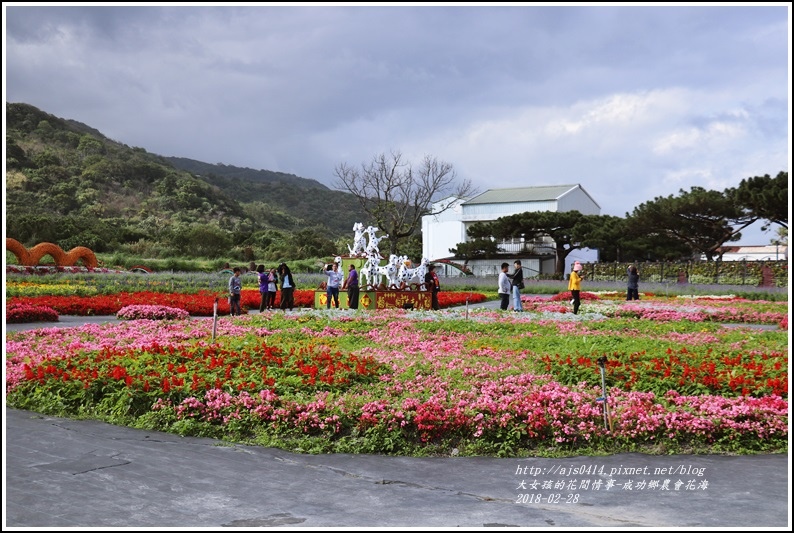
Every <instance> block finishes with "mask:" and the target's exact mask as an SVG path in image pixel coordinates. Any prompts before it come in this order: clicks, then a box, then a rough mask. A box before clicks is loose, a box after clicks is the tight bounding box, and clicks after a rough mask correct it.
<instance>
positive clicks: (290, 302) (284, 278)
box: [278, 263, 295, 311]
mask: <svg viewBox="0 0 794 533" xmlns="http://www.w3.org/2000/svg"><path fill="white" fill-rule="evenodd" d="M278 277H279V278H281V305H280V307H281V310H282V311H286V310H287V308H289V310H290V311H292V308H293V307H295V280H294V279H293V278H292V272H291V271H290V269H289V267H288V266H287V263H281V264H280V265H279V266H278Z"/></svg>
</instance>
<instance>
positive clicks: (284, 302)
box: [229, 258, 640, 316]
mask: <svg viewBox="0 0 794 533" xmlns="http://www.w3.org/2000/svg"><path fill="white" fill-rule="evenodd" d="M509 268H510V265H509V264H508V263H502V265H501V272H500V273H499V278H498V280H497V293H498V295H499V308H500V309H501V310H503V311H506V310H508V309H509V307H510V302H511V299H512V304H513V311H516V312H521V311H523V306H522V305H521V290H522V289H523V288H524V273H523V268H522V266H521V261H520V260H516V261H514V263H513V268H514V270H513V273H512V274H511V273H508V271H509ZM340 269H341V265H340V258H337V260H335V261H334V262H333V263H330V264H327V265H325V266H324V267H323V273H324V274H325V275H326V276H328V281H327V282H326V308H327V309H330V308H331V306H332V305H333V306H334V308H336V309H339V290H340V288H341V289H343V290H346V291H347V301H348V307H349V308H350V309H358V302H359V280H358V271H356V266H355V265H354V264H352V263H351V264H350V266H349V268H348V275H347V278H345V276H344V275H343V274H342V273H341V272H340ZM435 270H436V267H435V265H430V266H428V269H427V273H426V274H425V280H424V281H425V285H426V286H427V287H429V288H430V291H431V307H432V309H433V310H434V311H438V310H439V309H440V305H439V303H438V293H439V292H440V291H441V283H440V281H439V278H438V274H436V271H435ZM583 270H584V268H583V266H582V264H581V263H580V262H579V261H575V262H574V265H573V268H572V269H571V274H570V276H569V279H568V290H569V291H571V305H572V306H573V314H575V315H576V314H579V308H580V307H581V289H582V280H583V279H584V274H583V273H582V272H583ZM256 272H257V275H258V276H259V292H260V294H261V303H260V304H259V312H260V313H261V312H263V311H265V310H271V309H276V308H277V307H276V292H277V290H278V284H279V280H281V301H280V302H279V306H278V308H279V309H282V310H287V309H289V310H290V311H292V309H293V308H294V306H295V298H294V293H295V280H294V279H293V277H292V272H291V271H290V269H289V267H288V266H287V264H286V263H281V264H280V265H279V266H278V268H271V269H270V270H269V271H267V270H266V269H265V265H259V266H258V267H257V268H256ZM627 274H628V286H627V289H626V300H639V299H640V296H639V279H640V276H639V272H638V271H637V267H636V266H634V265H632V266H630V267H629V268H628V271H627ZM241 275H242V269H241V268H239V267H235V268H234V270H233V275H232V277H231V278H229V309H230V313H231V315H232V316H239V315H240V314H241V312H242V310H241V307H240V296H241V293H242V288H243V284H242V279H241V278H240V276H241Z"/></svg>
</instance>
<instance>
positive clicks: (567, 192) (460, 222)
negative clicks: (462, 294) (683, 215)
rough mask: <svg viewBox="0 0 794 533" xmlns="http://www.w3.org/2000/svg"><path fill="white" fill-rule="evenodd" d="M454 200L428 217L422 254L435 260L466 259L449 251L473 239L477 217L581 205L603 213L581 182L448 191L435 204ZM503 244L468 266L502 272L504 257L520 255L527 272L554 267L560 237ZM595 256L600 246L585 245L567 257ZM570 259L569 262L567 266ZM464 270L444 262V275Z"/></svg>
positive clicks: (481, 271) (424, 221)
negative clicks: (470, 193)
mask: <svg viewBox="0 0 794 533" xmlns="http://www.w3.org/2000/svg"><path fill="white" fill-rule="evenodd" d="M447 204H448V205H450V207H449V209H447V210H446V211H444V212H443V213H440V214H438V215H426V216H424V217H422V255H423V256H424V257H427V258H428V259H430V260H431V261H442V260H443V262H455V261H458V262H460V261H459V260H458V259H457V258H455V257H454V256H453V255H452V253H451V252H450V251H449V250H450V248H455V247H456V246H457V245H458V244H459V243H462V242H467V241H468V240H469V238H468V235H467V233H466V232H467V230H468V229H469V228H470V227H471V226H472V225H473V224H475V223H477V222H493V221H495V220H496V219H498V218H500V217H504V216H508V215H515V214H519V213H526V212H538V211H555V212H565V211H579V212H580V213H582V214H584V215H600V214H601V206H599V205H598V203H596V201H595V200H593V198H592V197H591V196H590V194H588V193H587V191H585V190H584V188H583V187H582V186H581V185H579V184H575V185H547V186H537V187H517V188H508V189H489V190H487V191H485V192H484V193H482V194H480V195H478V196H475V197H473V198H469V199H463V198H455V197H448V198H445V199H443V200H440V201H439V202H437V203H436V204H434V210H438V208H439V206H443V205H447ZM499 248H500V249H501V250H503V251H504V252H505V255H504V257H502V258H499V259H491V260H472V261H469V263H468V265H467V266H468V267H469V268H470V269H471V272H472V273H473V274H475V275H479V276H488V275H497V274H498V273H499V271H500V268H499V265H500V264H501V263H502V262H503V261H507V262H509V263H510V271H511V272H512V270H513V261H514V260H515V259H520V260H521V263H522V267H523V268H524V276H527V277H531V276H536V275H538V274H551V273H553V272H554V268H555V261H556V254H555V250H554V242H553V241H551V240H550V239H546V240H543V241H532V242H530V241H526V240H525V239H524V238H516V239H512V240H507V241H502V242H500V243H499ZM577 260H578V261H582V262H593V261H597V260H598V251H597V250H589V249H582V250H576V251H575V252H572V253H571V254H570V255H569V256H568V257H567V259H566V263H571V264H573V262H574V261H577ZM569 268H570V265H567V266H566V271H567V270H568V269H569ZM457 273H459V271H456V269H455V268H454V267H452V266H450V265H443V272H441V274H443V275H456V274H457Z"/></svg>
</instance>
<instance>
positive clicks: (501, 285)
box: [496, 259, 524, 312]
mask: <svg viewBox="0 0 794 533" xmlns="http://www.w3.org/2000/svg"><path fill="white" fill-rule="evenodd" d="M513 268H514V270H513V273H512V274H508V273H507V271H508V270H509V269H510V265H508V264H507V263H502V271H501V272H500V273H499V279H498V280H497V290H496V292H497V294H499V308H500V309H501V310H502V311H507V309H508V308H509V307H510V299H511V298H512V300H513V311H517V312H521V311H523V310H524V307H523V306H522V305H521V289H523V288H524V269H523V267H522V266H521V261H520V260H518V259H516V261H515V262H514V263H513Z"/></svg>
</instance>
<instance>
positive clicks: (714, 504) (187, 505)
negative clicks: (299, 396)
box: [3, 409, 791, 530]
mask: <svg viewBox="0 0 794 533" xmlns="http://www.w3.org/2000/svg"><path fill="white" fill-rule="evenodd" d="M5 415H6V416H5V417H4V420H5V424H6V427H5V432H4V435H5V439H6V447H5V452H6V464H5V468H4V473H5V504H6V508H5V511H4V513H3V520H4V528H3V529H4V530H5V529H6V528H5V526H9V527H47V528H65V527H80V528H85V527H97V528H111V527H112V528H118V527H136V528H139V527H156V528H164V527H192V528H197V527H208V528H221V527H302V528H306V527H308V528H315V527H316V528H323V529H328V528H331V527H340V528H341V527H345V528H349V527H366V528H373V527H386V528H404V527H418V528H430V527H465V528H484V527H494V526H501V527H522V528H523V527H532V528H549V527H555V528H557V527H565V528H594V527H605V528H610V529H612V528H616V527H650V528H659V527H683V528H717V529H719V530H724V529H727V528H735V527H740V528H781V530H782V529H787V528H788V527H789V526H791V509H790V507H789V505H790V494H789V491H790V486H789V476H788V472H789V470H790V468H789V461H788V457H787V456H786V455H758V456H741V457H725V456H682V455H678V456H649V455H642V454H617V455H611V456H607V457H574V458H568V459H509V458H507V459H498V458H485V457H473V458H470V457H445V458H413V457H385V456H377V455H348V454H327V455H302V454H295V453H289V452H285V451H281V450H277V449H272V448H262V447H256V446H242V445H230V444H224V443H221V442H219V441H215V440H211V439H203V438H193V437H179V436H176V435H171V434H166V433H159V432H154V431H144V430H136V429H130V428H126V427H118V426H112V425H110V424H104V423H101V422H95V421H90V420H69V419H62V418H54V417H49V416H41V415H38V414H35V413H30V412H27V411H19V410H14V409H7V410H6V413H5ZM534 482H537V483H538V486H537V487H533V483H534ZM544 483H551V488H543V484H544ZM584 483H587V486H586V487H585V486H584ZM609 483H614V485H612V486H611V487H608V484H609ZM665 483H668V485H667V486H666V488H663V487H664V485H665ZM596 486H598V489H596Z"/></svg>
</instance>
